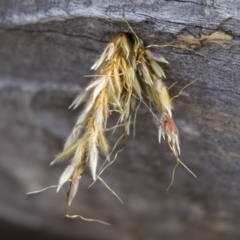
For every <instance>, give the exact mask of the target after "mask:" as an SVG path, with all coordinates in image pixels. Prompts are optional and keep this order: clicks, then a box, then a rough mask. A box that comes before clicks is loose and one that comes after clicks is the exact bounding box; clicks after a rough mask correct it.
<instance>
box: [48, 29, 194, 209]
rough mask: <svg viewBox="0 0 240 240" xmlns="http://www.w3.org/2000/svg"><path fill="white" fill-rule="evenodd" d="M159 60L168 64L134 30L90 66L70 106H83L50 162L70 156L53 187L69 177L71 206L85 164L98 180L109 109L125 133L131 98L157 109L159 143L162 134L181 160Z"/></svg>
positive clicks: (105, 149)
mask: <svg viewBox="0 0 240 240" xmlns="http://www.w3.org/2000/svg"><path fill="white" fill-rule="evenodd" d="M164 64H168V62H167V60H166V59H164V58H163V57H162V56H161V55H160V54H159V53H157V52H155V51H153V50H152V48H151V46H144V44H143V41H142V40H141V39H140V38H139V37H137V35H136V34H135V33H134V32H133V33H120V34H118V35H117V36H116V37H115V38H113V39H112V41H111V42H110V43H109V44H108V45H107V47H106V48H105V50H104V51H103V53H102V55H101V56H100V58H99V59H98V60H97V61H96V62H95V64H94V65H93V66H92V69H94V70H96V71H97V72H96V75H95V77H94V78H93V80H92V82H90V84H89V85H88V86H87V88H86V89H85V91H84V92H83V93H82V94H80V95H79V96H78V97H77V98H76V99H75V100H74V101H73V103H72V104H71V106H70V108H72V109H76V108H77V107H79V106H80V105H83V104H84V108H83V110H82V112H81V113H80V115H79V117H78V119H77V122H76V124H75V127H74V129H73V131H72V133H71V134H70V136H69V138H68V139H67V141H66V143H65V146H64V149H63V151H62V152H61V153H60V154H58V155H57V157H56V158H55V159H54V161H53V162H52V164H54V163H57V162H60V161H63V160H67V159H70V164H69V165H68V166H67V168H66V169H65V171H64V172H63V174H62V176H61V178H60V180H59V187H58V190H59V189H60V187H61V186H62V185H63V184H64V183H66V182H67V181H70V188H69V193H68V197H67V205H70V204H71V202H72V200H73V198H74V196H75V194H76V191H77V188H78V183H79V179H80V178H81V175H82V173H83V171H84V170H85V169H86V168H88V167H90V169H91V173H92V177H93V180H94V181H95V180H96V179H100V174H97V170H98V156H99V153H100V152H101V153H102V154H103V155H104V156H105V157H106V159H110V153H109V145H108V141H107V139H106V137H105V129H106V125H107V120H108V117H109V115H110V113H111V111H116V112H118V113H119V122H120V123H121V124H123V125H124V127H125V132H124V133H125V134H126V135H128V134H129V133H130V125H131V121H132V120H133V121H135V118H133V116H134V109H135V108H136V107H135V105H136V102H140V103H142V102H144V99H143V97H146V98H147V99H148V100H149V102H150V103H151V106H154V107H155V108H156V109H157V111H158V112H159V116H160V117H157V116H156V115H154V114H153V116H154V118H155V120H157V121H158V135H159V142H160V141H161V138H162V137H163V139H165V137H166V138H167V142H168V145H169V147H170V149H171V152H172V153H173V155H174V156H175V158H176V160H177V164H178V163H182V162H181V161H180V160H179V154H180V146H179V133H178V129H177V127H176V125H175V124H174V121H173V119H172V109H173V105H172V100H171V99H170V97H169V93H168V87H167V86H166V83H165V79H166V76H165V73H164V71H163V68H162V66H163V65H164ZM149 109H151V107H149ZM182 164H183V163H182ZM183 165H184V164H183ZM184 166H185V165H184ZM185 167H186V166H185ZM188 170H189V169H188ZM189 171H190V170H189Z"/></svg>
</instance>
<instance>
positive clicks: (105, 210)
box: [0, 0, 240, 240]
mask: <svg viewBox="0 0 240 240" xmlns="http://www.w3.org/2000/svg"><path fill="white" fill-rule="evenodd" d="M239 12H240V2H239V1H237V0H233V1H229V0H220V1H219V2H217V1H209V0H207V1H205V0H193V1H178V0H175V1H164V0H150V1H142V0H136V1H116V0H111V1H110V0H109V1H107V0H105V1H96V0H95V1H94V0H92V1H91V0H86V1H74V0H51V1H46V0H44V1H35V0H2V1H1V2H0V107H1V112H0V134H1V138H0V153H1V154H0V166H1V167H0V178H1V180H0V189H1V192H0V196H1V197H0V221H1V222H2V223H3V224H5V225H3V226H6V227H4V232H3V233H4V234H6V235H9V234H10V233H11V234H12V235H11V239H15V238H16V239H21V237H22V238H26V237H29V238H30V237H31V236H32V237H33V239H37V238H36V236H40V235H41V236H42V238H45V239H48V238H49V239H50V238H51V239H65V238H67V239H84V240H88V239H89V240H93V239H94V240H95V239H99V240H107V239H109V240H110V239H111V240H113V239H114V240H123V239H124V240H128V239H129V240H132V239H138V240H141V239H147V240H155V239H156V240H157V239H168V240H172V239H173V240H175V239H185V240H192V239H194V240H195V239H197V240H198V239H200V240H202V239H204V240H215V239H218V240H226V239H228V240H235V239H239V238H240V230H239V224H240V183H239V182H240V174H239V172H240V165H239V158H240V147H239V134H240V104H239V103H240V80H239V79H240V48H239V44H240V14H239ZM122 16H124V17H125V18H126V19H127V20H128V21H129V23H130V24H131V26H132V27H133V29H134V31H135V32H136V33H137V34H138V35H139V37H141V38H142V39H143V40H144V41H145V42H146V44H152V43H155V44H161V43H166V42H171V41H173V40H176V39H183V40H184V43H185V44H186V46H187V47H189V48H192V49H193V50H194V51H197V52H198V53H200V54H201V55H200V54H197V53H196V52H194V51H187V50H183V49H177V48H161V49H160V50H159V51H160V52H161V53H162V54H163V56H164V57H165V58H166V59H167V60H168V61H169V62H170V65H169V71H168V76H169V77H168V80H167V81H168V82H167V84H168V85H169V86H170V85H171V84H172V83H173V82H174V81H178V84H177V85H175V86H174V87H173V88H172V89H171V95H172V96H174V95H176V94H177V93H178V92H179V91H180V90H181V88H182V87H184V86H185V85H186V84H188V83H189V82H191V81H192V80H194V79H196V78H197V79H198V80H197V82H196V83H194V84H193V85H191V86H190V87H189V88H187V89H186V90H184V92H183V94H182V95H181V96H180V97H179V98H177V99H175V101H174V106H175V111H174V113H173V114H174V119H175V121H176V125H177V126H178V128H179V131H180V139H181V150H182V153H181V159H182V160H183V161H184V162H185V163H186V164H187V166H188V167H189V168H190V169H192V170H193V172H194V173H196V175H197V176H198V178H197V179H194V178H193V177H192V176H191V175H190V174H189V173H188V172H187V171H186V170H185V169H183V168H181V167H179V168H178V169H177V172H176V176H175V182H174V185H173V186H172V188H171V189H170V191H169V192H166V189H167V186H168V184H169V182H170V180H171V174H172V169H173V167H174V164H175V162H174V161H175V160H174V158H173V157H172V156H171V154H169V150H168V148H167V145H166V144H165V143H162V144H161V145H159V144H158V141H157V131H156V126H155V123H154V122H153V120H152V117H151V115H150V114H149V113H148V111H147V109H145V108H144V106H143V107H142V108H141V109H140V112H139V115H138V123H137V128H136V137H135V138H133V137H129V139H128V141H127V145H126V148H125V150H124V151H123V152H122V153H121V154H120V155H119V157H118V158H117V161H116V162H115V163H114V164H113V165H112V166H111V167H109V168H108V169H107V170H106V171H105V173H104V174H103V178H104V179H105V180H106V182H107V183H109V185H110V186H111V187H112V188H113V189H114V191H116V192H117V193H118V195H119V196H120V197H121V198H122V199H123V201H124V205H122V204H121V203H120V202H118V200H117V199H116V198H114V196H113V195H112V194H111V193H110V192H108V191H107V189H106V188H105V187H104V186H103V185H102V184H101V183H96V184H95V185H94V186H93V187H91V188H88V186H89V184H90V183H91V176H90V173H89V172H87V173H84V175H83V178H82V180H81V184H80V187H79V192H78V195H77V197H76V199H75V200H74V202H73V204H72V206H71V208H70V212H71V213H72V214H77V213H80V214H82V215H83V216H85V217H91V218H97V219H101V220H104V221H107V222H110V223H111V224H112V226H111V227H108V226H104V225H101V224H98V223H89V222H84V221H81V220H69V219H65V218H64V205H65V196H66V188H63V189H62V190H61V191H60V193H58V194H55V190H47V191H46V192H43V193H40V194H38V195H34V196H28V197H26V196H25V193H27V192H29V191H34V190H38V189H41V188H44V187H46V186H50V185H54V184H56V183H57V181H58V178H59V176H60V174H61V172H62V171H63V169H64V167H65V164H64V163H63V164H60V165H56V166H52V167H49V163H50V162H51V160H52V159H53V157H54V155H56V154H57V153H58V152H59V151H60V150H61V148H62V145H63V143H64V140H65V139H66V137H67V136H68V134H69V133H70V131H71V129H72V127H73V125H74V122H75V119H76V116H77V114H78V111H79V110H76V111H70V110H68V109H67V108H68V105H69V104H70V103H71V101H72V100H73V98H74V97H75V95H76V94H77V93H79V92H81V91H82V90H83V88H84V86H86V84H87V82H88V81H89V80H90V79H89V78H85V77H84V76H85V75H89V74H93V72H92V71H90V67H91V65H92V64H93V62H94V61H95V59H96V58H97V57H98V56H99V54H100V53H101V52H102V50H103V49H104V46H105V45H106V43H107V42H108V41H110V40H111V38H112V37H114V36H115V34H117V33H119V32H121V31H128V32H129V31H130V30H129V28H128V26H127V25H126V23H125V22H124V21H123V20H122ZM214 33H217V37H216V35H214ZM112 117H113V118H114V116H112ZM110 139H111V141H112V142H114V139H116V137H115V136H111V137H110ZM7 226H8V227H7ZM9 226H11V230H8V228H9ZM13 229H15V233H16V234H14V231H13ZM19 229H20V230H19ZM21 229H22V230H21ZM23 232H24V234H23ZM51 234H52V236H51ZM9 236H10V235H9ZM42 238H41V239H42Z"/></svg>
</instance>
